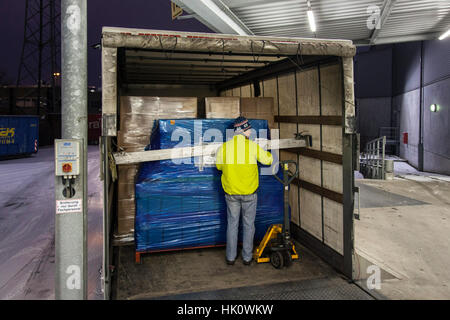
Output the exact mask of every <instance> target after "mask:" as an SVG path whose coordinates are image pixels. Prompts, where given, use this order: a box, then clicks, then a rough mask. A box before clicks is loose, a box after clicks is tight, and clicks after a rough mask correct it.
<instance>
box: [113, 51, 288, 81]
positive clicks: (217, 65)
mask: <svg viewBox="0 0 450 320" xmlns="http://www.w3.org/2000/svg"><path fill="white" fill-rule="evenodd" d="M124 59H125V61H124V63H123V64H122V68H121V72H122V75H123V77H124V79H123V81H124V82H125V83H132V84H151V83H173V84H210V85H214V84H217V83H219V82H222V81H224V80H227V79H230V78H233V77H235V76H239V75H241V74H244V73H247V72H249V71H252V70H255V69H257V68H260V67H264V66H266V65H269V64H270V63H273V62H276V61H280V60H282V59H284V57H277V56H273V55H254V56H253V55H239V54H236V55H235V54H230V53H223V54H221V53H196V52H194V53H180V52H161V51H147V50H135V49H126V50H125V56H124Z"/></svg>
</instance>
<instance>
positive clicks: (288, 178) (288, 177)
mask: <svg viewBox="0 0 450 320" xmlns="http://www.w3.org/2000/svg"><path fill="white" fill-rule="evenodd" d="M279 163H280V167H281V169H282V170H283V180H281V179H280V178H278V176H277V175H276V174H274V175H273V176H274V177H275V178H276V179H277V180H278V181H279V182H280V183H281V184H282V185H283V186H284V187H287V186H289V185H290V184H291V182H292V180H294V179H295V177H297V175H298V163H297V161H295V160H281V161H280V162H279ZM290 163H293V164H295V173H292V172H291V171H290V170H289V164H290Z"/></svg>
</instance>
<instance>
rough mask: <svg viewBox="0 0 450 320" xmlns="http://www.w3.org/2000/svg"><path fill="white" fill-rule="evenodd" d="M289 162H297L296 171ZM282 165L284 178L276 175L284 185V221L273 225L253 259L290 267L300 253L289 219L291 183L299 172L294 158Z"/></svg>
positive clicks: (278, 266) (280, 266)
mask: <svg viewBox="0 0 450 320" xmlns="http://www.w3.org/2000/svg"><path fill="white" fill-rule="evenodd" d="M289 164H295V173H292V172H291V171H290V170H289ZM280 166H281V168H282V170H283V180H281V179H280V178H278V176H277V175H276V174H274V177H275V178H276V179H277V180H278V181H279V182H280V183H281V184H282V185H283V187H284V223H283V224H273V225H271V226H270V227H269V229H268V230H267V232H266V234H265V236H264V238H263V239H262V241H261V243H260V244H259V246H258V247H257V248H256V249H255V251H254V253H253V259H254V260H255V261H256V262H257V263H263V262H269V261H270V263H271V264H272V266H273V267H275V268H276V269H281V268H282V267H283V266H286V267H289V266H290V265H291V264H292V261H293V260H295V259H298V253H297V251H295V245H294V243H293V242H292V240H291V235H290V221H289V185H290V184H291V182H292V180H294V178H295V177H296V176H297V174H298V163H297V161H294V160H284V161H280Z"/></svg>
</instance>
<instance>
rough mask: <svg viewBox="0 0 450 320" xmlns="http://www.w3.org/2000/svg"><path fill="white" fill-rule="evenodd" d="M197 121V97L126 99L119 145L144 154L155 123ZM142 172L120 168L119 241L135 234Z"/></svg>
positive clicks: (127, 149) (123, 98) (121, 115)
mask: <svg viewBox="0 0 450 320" xmlns="http://www.w3.org/2000/svg"><path fill="white" fill-rule="evenodd" d="M196 117H197V98H195V97H138V96H122V97H121V100H120V126H119V128H120V130H119V131H118V133H117V145H118V147H119V149H121V150H123V151H128V152H135V151H144V149H145V147H146V146H147V145H148V144H149V143H150V136H151V133H152V129H153V126H154V123H155V120H157V119H184V118H196ZM138 169H139V166H138V165H120V166H119V169H118V191H117V198H118V215H117V216H118V219H117V220H118V225H117V234H116V236H118V237H124V236H130V235H133V233H134V217H135V212H136V207H135V177H136V174H137V172H138Z"/></svg>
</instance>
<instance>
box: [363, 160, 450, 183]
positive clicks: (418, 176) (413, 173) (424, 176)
mask: <svg viewBox="0 0 450 320" xmlns="http://www.w3.org/2000/svg"><path fill="white" fill-rule="evenodd" d="M390 157H391V158H392V159H394V176H395V179H407V180H414V181H422V182H429V181H433V180H434V181H436V180H440V181H446V182H450V176H446V175H442V174H437V173H432V172H422V171H418V170H417V169H416V168H414V167H413V166H411V165H410V164H409V163H408V162H406V160H402V159H400V158H398V157H395V156H390ZM355 179H364V175H363V174H361V172H359V171H355Z"/></svg>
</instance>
